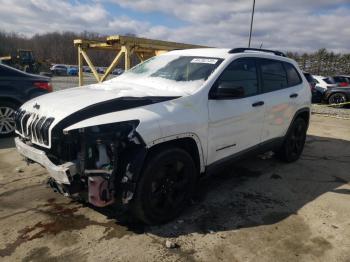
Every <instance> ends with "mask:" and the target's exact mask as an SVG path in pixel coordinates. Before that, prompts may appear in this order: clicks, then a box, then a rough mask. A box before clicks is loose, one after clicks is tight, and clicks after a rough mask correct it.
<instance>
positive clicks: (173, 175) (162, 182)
mask: <svg viewBox="0 0 350 262" xmlns="http://www.w3.org/2000/svg"><path fill="white" fill-rule="evenodd" d="M196 178H197V171H196V166H195V164H194V162H193V159H192V158H191V156H190V155H189V154H188V153H187V152H186V151H184V150H182V149H180V148H164V149H163V150H161V151H158V152H156V153H155V154H152V156H150V157H149V158H147V163H146V165H145V167H144V168H143V171H142V173H141V177H140V180H139V182H138V184H137V188H136V193H135V198H134V199H133V202H132V203H131V207H132V211H133V213H134V215H135V216H136V217H137V218H138V219H139V220H141V221H142V222H144V223H146V224H150V225H154V224H162V223H165V222H168V221H170V220H172V219H174V218H175V217H177V216H178V215H179V214H180V212H181V211H182V210H183V209H184V208H185V206H186V204H187V201H188V200H189V198H190V197H191V195H192V193H193V191H194V186H195V183H196Z"/></svg>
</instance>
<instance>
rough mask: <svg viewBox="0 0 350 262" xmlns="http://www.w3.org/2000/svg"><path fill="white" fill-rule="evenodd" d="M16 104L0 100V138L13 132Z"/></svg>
mask: <svg viewBox="0 0 350 262" xmlns="http://www.w3.org/2000/svg"><path fill="white" fill-rule="evenodd" d="M16 110H17V105H16V104H14V103H10V102H5V101H3V102H0V138H1V137H7V136H11V135H13V134H14V132H15V119H14V116H15V112H16Z"/></svg>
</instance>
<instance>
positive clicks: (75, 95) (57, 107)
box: [22, 81, 185, 122]
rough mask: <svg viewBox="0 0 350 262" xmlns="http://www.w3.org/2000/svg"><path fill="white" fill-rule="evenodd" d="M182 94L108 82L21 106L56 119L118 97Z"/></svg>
mask: <svg viewBox="0 0 350 262" xmlns="http://www.w3.org/2000/svg"><path fill="white" fill-rule="evenodd" d="M182 95H185V92H181V91H180V90H179V89H174V90H171V89H164V90H162V89H158V88H157V89H156V88H152V87H150V86H141V85H137V84H133V83H126V82H117V81H107V82H104V83H99V84H94V85H89V86H84V87H76V88H70V89H66V90H62V91H57V92H53V93H50V94H47V95H42V96H39V97H36V98H34V99H32V100H30V101H28V102H27V103H25V104H24V105H23V106H22V109H24V110H26V111H28V112H35V113H37V114H38V115H39V116H46V117H54V118H55V122H57V121H59V120H61V119H63V118H65V117H66V116H68V115H70V114H72V113H74V112H76V111H78V110H80V109H83V108H85V107H87V106H90V105H93V104H96V103H99V102H103V101H107V100H111V99H115V98H119V97H147V96H182ZM35 106H36V108H35Z"/></svg>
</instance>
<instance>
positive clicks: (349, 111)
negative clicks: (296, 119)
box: [311, 104, 350, 119]
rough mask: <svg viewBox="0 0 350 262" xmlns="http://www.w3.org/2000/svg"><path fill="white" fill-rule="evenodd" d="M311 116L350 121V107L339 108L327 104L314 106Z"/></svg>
mask: <svg viewBox="0 0 350 262" xmlns="http://www.w3.org/2000/svg"><path fill="white" fill-rule="evenodd" d="M311 114H317V115H323V116H330V117H336V118H342V119H350V107H349V106H347V107H343V108H337V107H331V106H328V105H326V104H313V105H312V106H311Z"/></svg>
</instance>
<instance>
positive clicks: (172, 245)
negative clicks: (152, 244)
mask: <svg viewBox="0 0 350 262" xmlns="http://www.w3.org/2000/svg"><path fill="white" fill-rule="evenodd" d="M165 246H166V247H167V248H169V249H173V248H178V247H180V246H179V245H178V244H176V243H174V242H172V241H170V240H167V241H165Z"/></svg>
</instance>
